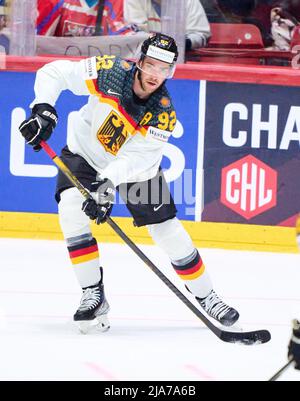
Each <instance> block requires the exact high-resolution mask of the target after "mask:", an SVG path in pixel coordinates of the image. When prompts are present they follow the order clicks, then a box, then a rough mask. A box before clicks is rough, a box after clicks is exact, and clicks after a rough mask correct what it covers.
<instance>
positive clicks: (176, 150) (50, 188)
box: [0, 72, 200, 220]
mask: <svg viewBox="0 0 300 401" xmlns="http://www.w3.org/2000/svg"><path fill="white" fill-rule="evenodd" d="M34 79H35V74H34V73H16V72H1V73H0V88H1V97H0V135H1V150H0V152H1V157H0V169H1V173H0V184H1V187H2V196H1V199H0V210H1V211H4V212H8V211H9V212H31V213H56V212H57V204H56V202H55V200H54V192H55V185H56V176H57V172H58V170H57V168H56V167H55V166H54V165H53V163H52V162H51V160H50V159H49V156H47V155H46V154H45V153H44V152H43V151H41V152H38V153H34V152H33V151H32V148H31V147H29V146H25V142H24V140H23V138H22V136H21V135H20V133H19V131H18V127H19V125H20V123H21V122H22V121H23V120H24V119H25V118H26V115H27V116H28V114H29V105H30V103H31V101H32V100H33V98H34V91H33V87H34ZM199 85H200V84H199V82H197V81H189V80H186V81H185V80H183V81H171V82H169V83H168V86H169V90H170V92H171V95H172V99H173V102H174V104H175V107H176V109H177V110H178V112H177V114H178V120H179V124H178V129H176V132H175V133H174V136H173V137H172V138H171V139H170V141H169V143H168V144H166V147H165V151H164V154H165V156H164V158H163V162H162V167H163V169H164V170H165V175H166V179H167V181H168V182H169V184H170V189H171V192H172V194H173V197H174V199H175V202H176V204H177V209H178V217H179V218H181V219H185V220H193V219H194V210H195V196H194V193H193V187H194V185H195V181H196V165H197V146H196V144H197V138H198V119H197V116H198V104H199ZM182 94H188V95H187V96H182ZM87 99H88V98H87V97H86V96H75V95H74V94H72V93H71V92H69V91H65V92H63V93H62V94H61V96H60V98H59V100H58V102H57V104H56V108H57V112H58V116H59V123H58V125H57V128H56V130H55V132H54V133H53V135H52V137H51V139H50V141H49V144H50V145H51V147H52V148H53V149H54V150H55V151H56V152H57V153H58V154H59V152H60V150H61V149H62V148H63V147H64V145H65V143H66V136H67V132H68V130H70V129H72V117H73V116H74V112H76V110H79V109H80V108H81V107H82V106H83V105H84V104H85V103H86V101H87ZM183 176H185V177H187V180H188V181H189V183H188V184H189V185H188V188H187V189H186V190H185V191H184V190H183V189H182V188H183V186H184V183H183V182H182V177H183ZM114 215H116V216H129V213H128V211H127V208H126V206H125V205H124V202H122V199H120V197H119V196H118V197H117V202H116V205H115V206H114Z"/></svg>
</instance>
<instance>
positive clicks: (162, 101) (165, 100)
mask: <svg viewBox="0 0 300 401" xmlns="http://www.w3.org/2000/svg"><path fill="white" fill-rule="evenodd" d="M160 104H161V105H162V107H165V108H167V107H169V106H170V104H171V102H170V99H169V98H168V97H165V96H164V97H162V98H161V99H160Z"/></svg>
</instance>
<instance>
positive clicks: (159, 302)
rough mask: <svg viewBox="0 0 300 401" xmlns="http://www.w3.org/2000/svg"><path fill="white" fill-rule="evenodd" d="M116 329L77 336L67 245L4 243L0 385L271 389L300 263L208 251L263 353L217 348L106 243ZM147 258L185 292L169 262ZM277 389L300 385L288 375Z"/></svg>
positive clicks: (299, 297)
mask: <svg viewBox="0 0 300 401" xmlns="http://www.w3.org/2000/svg"><path fill="white" fill-rule="evenodd" d="M99 245H100V250H101V258H102V264H103V266H104V269H105V273H104V281H105V289H106V294H107V298H108V300H109V302H110V304H111V312H110V322H111V329H110V330H109V331H108V332H106V333H97V334H91V335H87V336H83V335H81V334H79V332H78V330H77V327H76V326H75V325H74V324H73V322H72V315H73V313H74V311H75V310H76V308H77V306H78V304H79V300H80V296H81V295H80V289H79V287H78V284H77V282H76V279H75V275H74V273H73V272H72V267H71V266H70V262H69V260H68V255H67V251H66V248H65V245H64V243H63V242H62V241H39V240H13V239H0V250H1V264H0V380H7V379H8V380H95V379H96V380H137V381H138V380H147V381H150V380H155V379H157V380H197V381H198V380H199V381H201V380H212V381H213V380H249V381H250V380H251V381H252V380H261V381H265V380H268V379H269V378H270V377H271V376H272V375H273V374H274V373H275V372H276V371H278V370H279V369H280V368H281V367H282V366H283V365H284V364H285V363H286V361H287V359H286V354H287V344H288V341H289V339H290V336H291V321H292V319H294V318H298V319H299V318H300V255H294V254H279V253H278V254H277V253H262V252H245V251H226V250H221V249H217V250H214V249H202V250H200V252H201V255H202V257H203V259H204V261H205V264H206V266H207V268H208V270H209V271H210V274H211V276H212V278H213V281H214V284H215V289H216V290H217V292H218V293H219V294H220V295H222V296H223V297H224V299H225V300H226V301H228V303H230V304H232V305H233V306H235V307H236V308H237V309H238V310H239V311H240V314H241V325H242V327H243V329H244V330H245V331H246V330H247V331H248V330H255V329H268V330H270V332H271V334H272V340H271V341H270V342H269V343H268V344H265V345H258V346H248V347H247V346H241V345H234V344H228V343H224V342H222V341H220V340H219V339H218V338H217V337H215V336H214V334H212V333H211V332H210V331H209V330H208V329H207V328H205V326H204V325H203V324H202V323H201V321H199V320H198V318H197V317H196V316H194V315H193V313H192V312H191V311H190V310H189V309H188V308H187V307H186V306H185V305H184V304H183V303H181V301H180V300H179V299H178V298H177V297H176V296H175V295H173V293H171V292H170V290H169V289H168V288H167V287H166V286H165V285H164V284H163V283H162V282H161V281H160V279H158V278H157V277H156V276H155V274H154V273H153V272H152V271H151V270H150V269H149V268H148V267H147V266H145V265H144V264H143V262H141V261H140V260H139V259H138V258H137V257H136V256H135V255H134V254H133V253H132V251H131V250H130V249H128V248H127V246H126V245H121V244H99ZM141 248H142V249H143V251H144V252H145V253H146V254H147V255H148V256H149V257H150V258H151V259H152V260H153V261H154V263H156V264H157V266H159V268H160V269H161V270H162V271H163V272H165V274H167V275H168V277H169V278H170V279H171V280H172V281H173V283H174V284H175V285H176V286H177V287H178V288H179V289H180V290H182V291H183V292H184V293H185V294H186V295H187V296H189V295H188V294H187V293H186V291H185V290H184V286H183V284H182V283H181V281H180V279H179V278H178V277H177V276H176V274H175V273H174V272H173V271H172V269H171V268H170V264H169V261H168V258H167V257H166V256H165V255H164V254H163V253H162V251H160V250H159V249H157V248H156V247H154V246H142V247H141ZM280 380H295V381H299V380H300V372H299V371H296V370H294V368H293V367H292V368H290V369H289V370H288V371H286V372H285V373H284V374H283V375H282V377H281V379H280Z"/></svg>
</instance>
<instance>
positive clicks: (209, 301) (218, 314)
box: [196, 290, 240, 326]
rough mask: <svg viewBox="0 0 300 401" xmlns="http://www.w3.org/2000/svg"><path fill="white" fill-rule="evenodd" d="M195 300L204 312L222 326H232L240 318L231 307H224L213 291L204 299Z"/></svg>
mask: <svg viewBox="0 0 300 401" xmlns="http://www.w3.org/2000/svg"><path fill="white" fill-rule="evenodd" d="M196 299H197V301H198V302H199V304H200V305H201V306H202V308H203V309H204V310H205V312H206V313H207V314H208V315H209V316H210V317H212V318H214V319H216V320H217V321H218V322H220V323H221V324H222V325H223V326H232V325H233V324H234V323H235V322H237V320H238V318H239V317H240V315H239V313H238V312H237V311H236V310H235V309H234V308H232V307H231V306H228V305H226V304H225V303H224V302H223V301H222V300H221V299H220V298H219V297H218V295H217V294H216V293H215V291H214V290H211V292H210V293H209V295H208V296H207V297H206V298H202V299H201V298H198V297H196Z"/></svg>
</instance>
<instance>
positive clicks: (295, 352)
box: [288, 320, 300, 370]
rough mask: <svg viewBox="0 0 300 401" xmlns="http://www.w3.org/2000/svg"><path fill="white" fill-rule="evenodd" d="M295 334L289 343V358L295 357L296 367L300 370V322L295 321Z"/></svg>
mask: <svg viewBox="0 0 300 401" xmlns="http://www.w3.org/2000/svg"><path fill="white" fill-rule="evenodd" d="M293 324H294V327H293V335H292V338H291V341H290V343H289V351H288V358H289V359H291V358H292V359H294V361H295V362H296V363H295V369H298V370H300V322H298V321H297V320H294V321H293Z"/></svg>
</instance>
